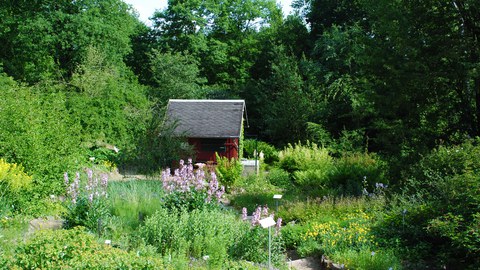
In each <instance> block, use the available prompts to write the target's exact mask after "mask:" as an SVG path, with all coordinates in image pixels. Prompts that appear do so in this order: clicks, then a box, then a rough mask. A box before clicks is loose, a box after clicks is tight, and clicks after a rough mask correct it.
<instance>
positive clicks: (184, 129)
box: [167, 99, 245, 162]
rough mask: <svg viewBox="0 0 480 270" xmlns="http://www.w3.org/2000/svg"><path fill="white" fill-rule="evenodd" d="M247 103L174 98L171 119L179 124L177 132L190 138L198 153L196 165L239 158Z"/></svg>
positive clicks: (169, 105)
mask: <svg viewBox="0 0 480 270" xmlns="http://www.w3.org/2000/svg"><path fill="white" fill-rule="evenodd" d="M244 111H245V101H244V100H211V99H206V100H190V99H171V100H169V102H168V107H167V120H168V121H177V127H176V128H175V131H174V133H175V134H177V135H186V136H187V138H188V142H189V144H191V145H193V146H194V148H195V152H196V160H195V161H196V162H207V161H216V159H215V152H217V153H218V154H219V155H220V156H224V157H228V158H238V157H239V155H238V152H239V142H240V137H241V133H242V131H243V129H242V125H243V114H244Z"/></svg>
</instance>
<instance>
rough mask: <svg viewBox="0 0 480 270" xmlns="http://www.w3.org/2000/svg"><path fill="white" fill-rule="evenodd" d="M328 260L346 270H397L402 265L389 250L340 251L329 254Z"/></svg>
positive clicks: (362, 249)
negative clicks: (342, 266)
mask: <svg viewBox="0 0 480 270" xmlns="http://www.w3.org/2000/svg"><path fill="white" fill-rule="evenodd" d="M329 258H330V259H331V260H333V261H334V262H337V263H338V264H342V265H344V266H345V268H346V269H368V270H385V269H391V270H399V269H402V265H401V262H400V260H399V259H398V257H396V255H395V253H394V252H393V251H391V250H379V249H376V248H372V249H370V248H367V247H365V248H361V249H360V250H352V249H348V250H342V251H336V252H334V253H332V254H329Z"/></svg>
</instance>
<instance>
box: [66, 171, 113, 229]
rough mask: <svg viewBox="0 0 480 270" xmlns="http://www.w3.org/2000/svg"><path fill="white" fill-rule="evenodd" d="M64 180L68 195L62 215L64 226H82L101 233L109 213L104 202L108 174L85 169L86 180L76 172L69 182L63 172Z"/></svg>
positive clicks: (106, 194)
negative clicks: (98, 174) (96, 173)
mask: <svg viewBox="0 0 480 270" xmlns="http://www.w3.org/2000/svg"><path fill="white" fill-rule="evenodd" d="M99 178H100V179H99ZM64 180H65V184H66V193H67V195H68V198H67V200H66V201H65V204H66V209H67V211H66V212H65V213H64V216H63V218H64V220H65V223H64V227H65V228H67V229H69V228H74V227H77V226H82V227H85V228H87V229H89V230H90V231H92V232H97V233H98V234H99V235H101V234H103V233H104V232H105V227H104V224H105V221H106V220H107V218H108V217H109V215H110V213H109V211H108V208H107V202H106V199H107V197H108V193H106V192H107V185H108V176H107V175H106V174H102V175H101V176H100V177H99V176H97V175H95V174H93V171H92V170H90V169H87V179H86V181H81V179H80V174H79V173H78V172H77V173H76V176H75V179H74V180H73V181H71V182H70V180H69V179H68V174H67V173H65V174H64ZM83 186H85V188H83Z"/></svg>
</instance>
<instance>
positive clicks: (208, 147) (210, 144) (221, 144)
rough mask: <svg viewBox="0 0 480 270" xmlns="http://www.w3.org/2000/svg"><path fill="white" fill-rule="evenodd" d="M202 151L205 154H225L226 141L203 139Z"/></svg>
mask: <svg viewBox="0 0 480 270" xmlns="http://www.w3.org/2000/svg"><path fill="white" fill-rule="evenodd" d="M201 148H202V151H205V152H218V153H223V152H225V140H224V139H203V140H202V146H201Z"/></svg>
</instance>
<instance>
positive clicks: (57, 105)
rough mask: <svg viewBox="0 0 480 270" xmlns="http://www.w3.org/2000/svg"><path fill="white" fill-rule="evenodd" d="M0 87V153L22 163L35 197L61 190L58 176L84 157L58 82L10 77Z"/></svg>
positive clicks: (75, 125) (77, 128)
mask: <svg viewBox="0 0 480 270" xmlns="http://www.w3.org/2000/svg"><path fill="white" fill-rule="evenodd" d="M0 77H3V76H2V75H0ZM0 79H1V78H0ZM2 87H3V88H2V89H3V90H2V91H1V92H0V130H2V132H0V156H2V157H4V158H5V159H6V160H8V161H11V162H15V163H21V164H22V165H23V166H24V167H25V171H26V172H27V173H28V174H30V175H32V176H33V188H34V191H35V193H36V194H38V195H39V196H37V197H42V196H48V195H50V194H61V192H62V191H63V187H62V184H61V181H58V179H59V178H61V177H62V173H63V172H65V171H71V170H76V169H78V168H79V167H80V166H81V164H82V163H83V162H84V158H85V157H84V155H83V153H82V149H81V148H80V147H79V145H80V142H81V139H80V135H79V134H80V131H81V128H80V126H79V125H78V124H77V122H74V121H72V119H71V118H70V116H69V112H68V110H67V107H66V99H67V97H66V95H65V94H64V93H62V92H61V91H60V90H61V87H59V86H51V85H36V86H32V87H27V86H23V85H18V84H16V83H14V82H13V80H9V81H8V83H2ZM59 88H60V89H59ZM79 122H80V121H79Z"/></svg>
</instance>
